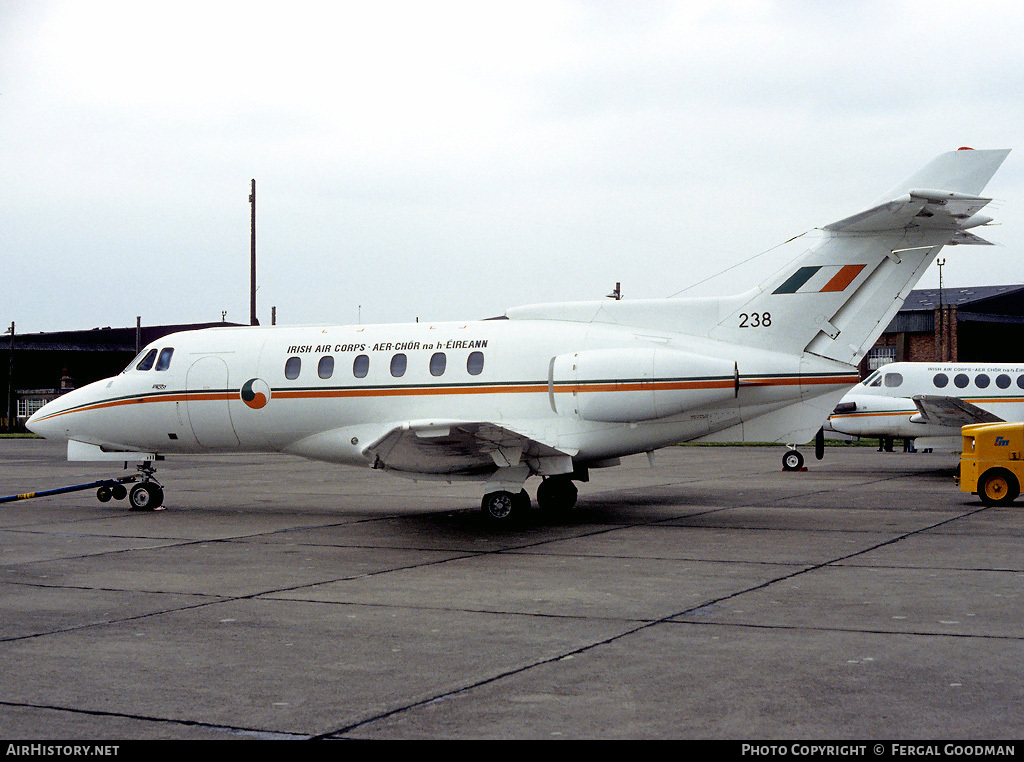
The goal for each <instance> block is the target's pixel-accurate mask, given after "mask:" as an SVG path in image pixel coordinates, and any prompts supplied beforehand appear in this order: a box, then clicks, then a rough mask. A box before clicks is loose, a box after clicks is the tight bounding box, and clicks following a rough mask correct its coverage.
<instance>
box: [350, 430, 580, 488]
mask: <svg viewBox="0 0 1024 762" xmlns="http://www.w3.org/2000/svg"><path fill="white" fill-rule="evenodd" d="M364 452H366V453H367V454H368V455H370V456H372V457H373V459H374V467H375V468H387V469H391V470H395V471H408V472H414V473H429V474H451V475H477V474H488V473H491V472H493V471H495V470H497V469H499V468H510V467H516V466H522V465H526V466H529V467H530V469H531V470H532V471H533V472H534V473H540V474H545V475H551V474H565V473H570V472H572V470H573V464H572V456H573V455H575V454H576V452H577V451H576V450H571V449H566V448H559V447H555V446H553V445H551V444H548V443H546V442H542V441H540V440H539V439H537V438H536V437H534V436H531V435H529V434H526V433H523V432H519V431H515V430H514V429H512V428H510V427H509V426H507V425H502V424H497V423H492V422H490V421H406V422H402V423H396V424H395V425H394V426H392V427H391V429H390V430H388V431H387V432H386V433H385V434H383V435H382V436H380V437H378V438H377V439H376V440H375V441H374V442H372V443H371V444H370V445H368V446H367V447H366V449H365V451H364Z"/></svg>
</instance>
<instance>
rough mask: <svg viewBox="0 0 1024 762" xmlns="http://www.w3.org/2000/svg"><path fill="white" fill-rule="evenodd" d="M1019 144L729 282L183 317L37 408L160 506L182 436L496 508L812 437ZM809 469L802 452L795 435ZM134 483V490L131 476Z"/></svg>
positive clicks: (954, 165)
mask: <svg viewBox="0 0 1024 762" xmlns="http://www.w3.org/2000/svg"><path fill="white" fill-rule="evenodd" d="M1007 153H1008V151H1005V150H985V151H973V150H969V149H964V150H959V151H952V152H949V153H945V154H942V155H940V156H939V157H937V158H936V159H934V160H933V161H931V162H930V163H929V164H927V165H926V166H925V167H924V168H923V169H921V170H920V171H918V172H917V173H916V174H914V175H913V176H911V177H910V178H909V179H907V180H906V181H904V182H903V183H901V184H900V185H898V186H896V187H895V188H894V189H893V190H891V191H890V192H889V193H887V194H886V195H885V196H884V197H883V198H882V199H881V200H880V201H878V202H877V203H875V204H873V205H871V206H870V207H868V208H867V209H866V210H865V211H862V212H860V213H858V214H855V215H854V216H852V217H847V218H845V219H842V220H840V221H838V222H834V223H832V224H830V225H826V226H825V227H823V228H820V229H818V230H815V231H813V232H812V233H809V234H807V235H808V239H811V243H810V244H809V248H807V250H806V251H804V253H803V254H801V255H800V256H799V257H797V258H796V259H795V260H794V261H793V262H792V263H790V264H788V265H786V266H785V267H784V268H782V269H781V270H779V271H778V272H776V273H775V274H773V275H772V276H771V277H769V278H768V279H767V280H765V281H764V282H763V283H762V284H761V285H760V286H757V287H756V288H753V289H751V290H750V291H747V292H745V293H741V294H737V295H735V296H729V297H722V298H709V297H699V298H682V299H657V300H635V301H631V300H621V301H620V300H615V301H611V300H604V301H595V302H582V303H561V304H543V305H532V306H526V307H518V308H515V309H510V310H509V311H508V312H507V313H506V315H505V316H504V318H505V319H497V320H485V321H479V322H461V323H460V322H454V323H452V322H443V323H413V324H406V325H350V326H329V327H294V328H287V327H267V328H263V327H242V328H215V329H209V330H199V331H186V332H182V333H177V334H172V335H169V336H166V337H164V338H163V339H160V340H159V341H157V342H156V343H154V344H151V345H150V346H149V347H147V348H145V349H144V350H143V351H142V353H141V354H140V356H139V357H137V358H136V359H135V360H134V361H133V362H132V364H131V365H129V366H128V368H126V369H125V371H124V372H123V373H121V374H120V375H118V376H114V377H113V378H109V379H105V380H102V381H97V382H95V383H92V384H89V385H88V386H84V387H82V388H81V389H77V390H75V391H72V392H70V393H68V394H66V395H64V396H62V397H60V398H58V399H56V400H54V401H53V402H50V403H49V404H47V405H46V406H44V407H43V408H42V409H41V410H39V411H38V412H37V413H36V414H35V415H34V416H32V418H31V419H30V420H29V421H28V427H29V428H30V429H31V430H32V431H34V432H36V433H38V434H41V435H43V436H45V437H56V438H62V439H66V440H68V458H69V459H72V460H110V461H124V462H127V461H133V462H136V463H139V466H138V467H139V474H138V477H137V479H136V480H135V481H137V482H138V483H136V484H134V486H133V487H132V488H131V491H130V492H129V493H128V498H129V502H130V503H131V506H132V507H133V508H135V509H142V508H154V507H157V506H159V505H160V504H161V501H162V500H163V490H162V488H161V486H160V484H159V483H158V482H157V481H156V479H155V478H154V475H153V471H154V469H153V461H155V460H159V459H161V458H163V457H164V456H165V455H168V454H177V453H189V454H191V453H216V452H253V453H255V452H283V453H290V454H293V455H298V456H302V457H305V458H312V459H316V460H322V461H328V462H333V463H345V464H353V465H363V466H366V465H369V466H372V467H373V468H378V469H383V470H387V471H391V472H394V473H398V474H404V475H406V476H410V477H413V478H417V479H419V478H439V479H445V480H453V479H460V478H466V479H477V480H480V481H481V482H483V492H484V497H483V501H482V507H483V510H484V512H485V513H486V514H487V515H488V516H489V517H491V518H493V519H495V520H507V519H508V518H509V517H510V516H513V515H515V514H517V513H519V512H521V511H523V510H525V509H526V508H527V507H528V506H529V505H530V499H529V497H528V495H527V493H526V491H525V489H523V486H524V484H525V482H526V480H527V479H528V478H530V477H533V476H537V477H540V479H541V482H540V485H539V487H538V488H537V493H536V494H537V503H538V504H539V506H540V507H541V508H544V509H550V510H556V511H558V510H564V509H567V508H571V507H572V506H573V505H574V504H575V502H576V497H577V489H576V486H575V484H573V482H574V481H586V480H587V479H588V476H589V469H592V468H600V467H605V466H611V465H616V464H617V463H618V462H619V459H620V458H621V457H622V456H625V455H631V454H637V453H644V452H646V453H651V452H653V451H654V450H657V449H658V448H661V447H665V446H667V445H671V444H674V443H677V442H684V441H727V442H728V441H774V442H782V443H801V442H807V441H809V440H810V439H811V437H813V436H814V434H815V433H816V432H817V431H818V430H819V429H820V427H821V426H822V424H823V423H824V421H825V420H826V419H827V418H828V416H829V413H831V412H832V409H833V408H834V407H835V405H836V403H837V402H838V401H839V400H840V398H841V397H842V396H843V394H844V393H845V392H846V391H847V390H848V389H849V388H850V387H851V386H852V385H853V384H855V383H857V381H858V378H859V376H858V374H857V371H856V368H855V366H854V365H855V363H857V362H858V361H859V360H860V359H861V358H862V357H863V355H864V353H865V352H866V351H867V349H868V348H870V347H871V345H872V344H873V342H874V341H875V339H876V338H877V337H878V335H879V334H880V332H881V331H882V329H883V328H884V327H885V326H886V325H887V324H888V323H889V320H890V319H891V318H892V316H893V315H894V314H895V313H896V312H897V310H899V308H900V306H901V305H902V303H903V300H904V299H905V298H906V295H907V293H908V292H909V291H910V290H911V288H913V286H914V285H915V283H916V282H917V280H918V279H919V278H920V276H921V274H922V273H923V272H924V271H925V268H927V267H928V265H929V264H930V263H931V262H932V260H933V259H934V258H935V256H936V254H937V253H938V252H939V250H940V249H941V248H942V246H944V245H946V244H949V243H977V242H982V241H981V239H980V238H977V237H976V236H975V235H974V234H972V233H968V232H966V231H967V230H968V229H969V228H974V227H977V226H979V225H983V224H985V223H986V222H989V221H990V219H991V218H989V217H985V216H982V215H980V214H979V211H980V210H981V209H982V208H983V207H984V206H985V205H986V204H987V203H988V202H989V201H990V199H987V198H980V197H979V196H978V194H979V193H980V192H981V191H982V189H983V188H984V187H985V185H986V183H987V182H988V181H989V179H990V178H991V177H992V175H993V174H994V173H995V171H996V169H997V168H998V167H999V165H1000V164H1001V163H1002V162H1003V160H1004V159H1005V158H1006V155H1007ZM785 457H786V460H785V463H786V465H787V467H790V468H793V467H797V466H798V465H799V464H798V463H797V462H796V460H797V459H799V462H802V456H801V455H800V453H799V452H797V451H796V450H795V449H793V450H790V451H788V452H787V454H786V456H785ZM121 491H122V493H123V492H124V491H125V490H124V489H123V488H122V489H121Z"/></svg>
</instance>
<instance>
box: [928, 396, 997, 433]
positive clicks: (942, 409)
mask: <svg viewBox="0 0 1024 762" xmlns="http://www.w3.org/2000/svg"><path fill="white" fill-rule="evenodd" d="M914 404H915V405H917V410H918V415H915V416H914V417H913V418H911V419H910V420H911V421H913V422H914V423H931V424H937V425H939V426H951V427H954V428H960V427H961V426H967V425H968V424H971V423H999V422H1001V421H1002V420H1003V419H1002V418H1000V417H999V416H997V415H994V414H992V413H990V412H988V411H987V410H982V409H981V408H980V407H978V406H977V405H972V404H971V403H970V402H967V401H966V400H962V399H960V398H959V397H944V396H939V395H929V394H918V395H916V396H915V397H914Z"/></svg>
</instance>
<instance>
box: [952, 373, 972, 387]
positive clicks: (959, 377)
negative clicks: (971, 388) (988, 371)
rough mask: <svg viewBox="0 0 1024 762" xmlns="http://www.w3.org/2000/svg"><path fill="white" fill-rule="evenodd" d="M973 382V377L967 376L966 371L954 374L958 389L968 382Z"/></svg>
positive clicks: (954, 382)
mask: <svg viewBox="0 0 1024 762" xmlns="http://www.w3.org/2000/svg"><path fill="white" fill-rule="evenodd" d="M970 382H971V379H969V378H967V374H966V373H957V374H956V375H955V376H953V385H954V386H955V387H956V388H957V389H963V388H964V387H965V386H967V384H969V383H970Z"/></svg>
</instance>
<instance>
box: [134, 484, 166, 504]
mask: <svg viewBox="0 0 1024 762" xmlns="http://www.w3.org/2000/svg"><path fill="white" fill-rule="evenodd" d="M163 501H164V491H163V490H162V489H160V487H159V486H158V485H156V484H154V483H153V482H141V483H140V484H136V485H135V486H134V487H132V488H131V491H130V492H129V493H128V502H129V504H130V505H131V509H132V510H133V511H155V510H156V509H157V508H159V507H160V504H161V503H163Z"/></svg>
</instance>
